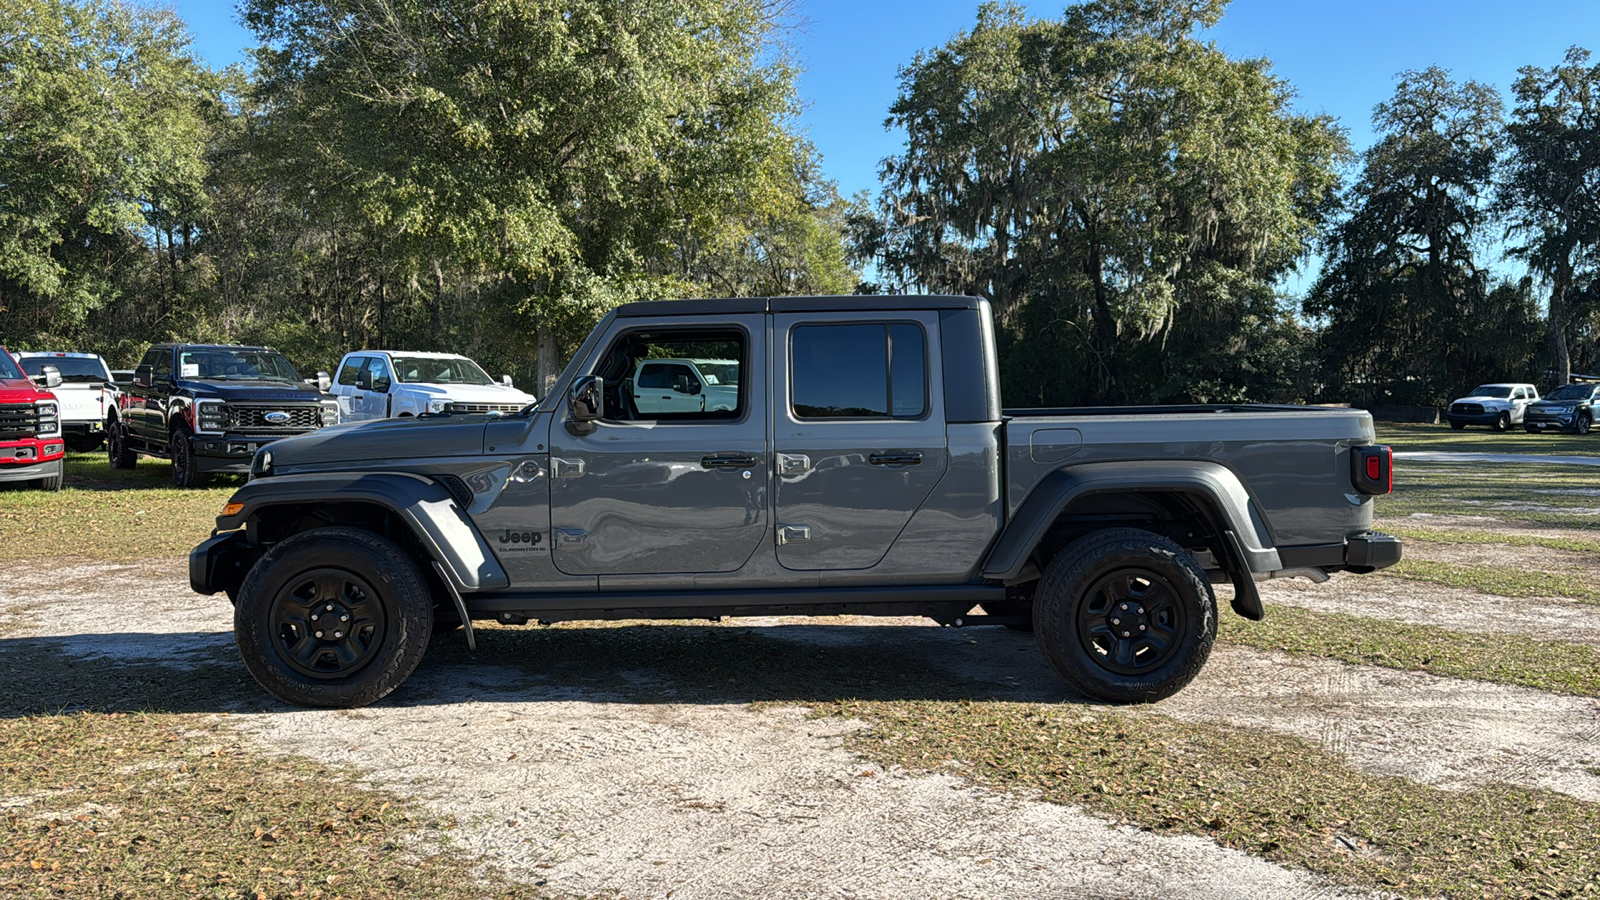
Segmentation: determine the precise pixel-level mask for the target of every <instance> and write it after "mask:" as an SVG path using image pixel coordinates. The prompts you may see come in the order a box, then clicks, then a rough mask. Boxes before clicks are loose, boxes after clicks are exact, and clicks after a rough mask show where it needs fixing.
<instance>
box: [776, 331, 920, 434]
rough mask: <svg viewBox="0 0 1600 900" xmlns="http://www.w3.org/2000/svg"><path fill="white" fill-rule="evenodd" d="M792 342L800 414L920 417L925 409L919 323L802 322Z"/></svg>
mask: <svg viewBox="0 0 1600 900" xmlns="http://www.w3.org/2000/svg"><path fill="white" fill-rule="evenodd" d="M789 346H790V351H789V352H790V357H791V375H790V403H791V404H792V406H793V407H794V412H795V415H797V416H799V417H801V418H804V419H838V418H851V419H856V418H890V417H893V418H916V417H917V416H920V415H922V414H923V412H924V411H926V409H927V405H928V404H927V351H926V340H925V338H924V336H923V331H922V329H921V328H920V327H919V326H916V325H911V324H893V325H802V326H800V327H798V328H795V329H794V332H793V333H792V336H791V338H790V344H789Z"/></svg>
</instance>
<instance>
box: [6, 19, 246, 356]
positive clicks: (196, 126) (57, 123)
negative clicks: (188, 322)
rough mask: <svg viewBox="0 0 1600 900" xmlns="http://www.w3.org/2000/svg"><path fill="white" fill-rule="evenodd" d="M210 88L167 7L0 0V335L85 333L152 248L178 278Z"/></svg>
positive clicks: (199, 208) (211, 101)
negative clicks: (2, 138)
mask: <svg viewBox="0 0 1600 900" xmlns="http://www.w3.org/2000/svg"><path fill="white" fill-rule="evenodd" d="M218 90H219V84H218V82H217V79H216V78H215V77H214V76H213V75H212V74H211V73H209V72H208V71H206V70H205V69H204V68H203V67H202V66H200V65H199V64H198V63H197V62H195V60H194V58H193V57H192V56H191V54H190V52H189V49H188V36H187V33H186V32H185V30H184V28H183V25H182V23H181V22H179V21H178V20H177V18H176V17H175V16H174V15H173V14H172V13H171V12H170V11H167V10H159V9H147V8H143V7H138V6H133V5H130V4H122V3H115V2H111V0H75V2H68V0H3V2H0V130H3V132H4V133H5V135H6V139H5V141H4V142H0V185H3V188H0V190H3V192H4V194H3V202H0V334H5V335H7V339H8V340H9V341H11V342H12V343H13V345H16V346H26V345H30V344H37V343H42V342H46V341H50V340H55V339H65V340H73V339H82V338H85V337H87V336H88V333H89V332H90V331H91V329H87V328H86V323H87V321H88V319H89V317H90V316H91V315H92V314H93V313H94V312H95V311H96V310H99V309H101V308H103V307H104V306H106V305H107V304H108V303H110V302H112V301H113V300H115V299H116V297H117V296H118V295H119V294H120V293H121V292H122V291H123V290H125V289H126V287H127V279H129V278H133V277H136V276H135V275H134V273H136V272H137V271H138V270H139V269H140V268H141V266H143V265H144V264H145V263H146V261H147V258H150V259H151V261H153V255H152V254H151V253H150V252H149V251H152V250H153V251H157V252H160V253H161V255H162V256H163V257H164V258H165V259H166V261H167V263H168V266H167V268H168V269H169V271H170V272H171V273H172V278H173V279H174V281H173V283H172V286H173V287H175V286H176V282H175V279H176V278H177V277H178V276H177V274H176V273H177V271H178V269H179V268H180V266H181V262H180V259H179V256H180V254H183V253H186V252H187V251H188V250H189V249H190V246H191V244H192V239H193V237H194V223H195V221H196V218H197V216H198V215H200V214H201V213H202V212H203V208H204V205H205V194H204V191H203V190H202V180H203V178H204V175H205V169H206V167H205V159H204V151H205V147H206V141H207V135H208V132H209V126H210V122H211V119H212V117H213V116H214V115H215V114H216V113H217V109H216V107H217V104H218ZM180 243H181V244H182V248H181V249H180V248H179V244H180ZM171 293H172V291H170V290H169V291H167V292H166V295H165V296H164V297H161V298H160V299H162V300H170V298H171ZM155 299H156V298H152V300H155ZM157 302H159V301H157Z"/></svg>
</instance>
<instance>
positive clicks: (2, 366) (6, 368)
mask: <svg viewBox="0 0 1600 900" xmlns="http://www.w3.org/2000/svg"><path fill="white" fill-rule="evenodd" d="M21 377H22V371H21V370H20V369H18V368H17V364H16V363H14V362H12V361H11V354H9V353H7V352H6V351H5V350H4V349H0V378H21Z"/></svg>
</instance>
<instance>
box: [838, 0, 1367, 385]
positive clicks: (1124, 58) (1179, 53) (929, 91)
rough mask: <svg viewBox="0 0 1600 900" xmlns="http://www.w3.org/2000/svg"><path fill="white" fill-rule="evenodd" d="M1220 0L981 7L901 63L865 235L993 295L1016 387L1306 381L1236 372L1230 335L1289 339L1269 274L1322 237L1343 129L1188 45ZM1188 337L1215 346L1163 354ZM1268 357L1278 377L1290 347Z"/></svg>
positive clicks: (1257, 72) (917, 278) (1277, 83)
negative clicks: (892, 149) (1037, 13)
mask: <svg viewBox="0 0 1600 900" xmlns="http://www.w3.org/2000/svg"><path fill="white" fill-rule="evenodd" d="M1223 6H1224V3H1223V2H1221V0H1203V2H1201V0H1196V2H1182V0H1162V2H1155V3H1148V2H1133V0H1096V2H1089V3H1084V4H1079V5H1075V6H1072V7H1069V8H1068V9H1067V11H1066V12H1065V13H1064V15H1063V18H1062V19H1060V20H1055V21H1051V20H1036V21H1030V20H1028V19H1027V18H1026V16H1025V15H1024V13H1023V11H1022V10H1021V9H1020V8H1019V7H1016V6H1010V5H1006V6H1001V5H995V4H987V5H985V6H983V7H982V8H981V9H980V11H979V13H978V21H977V24H976V25H975V26H974V28H973V30H972V31H971V32H968V33H963V34H960V35H958V36H957V37H956V38H955V39H954V40H952V41H951V42H950V43H949V44H947V45H945V46H944V47H941V48H939V49H937V50H935V51H932V52H928V53H922V54H919V55H918V56H917V58H916V59H915V60H914V61H913V62H912V64H911V65H910V66H908V67H906V68H905V69H903V70H902V73H901V88H900V96H899V99H898V100H897V101H896V102H895V104H894V106H892V107H891V109H890V119H889V123H890V124H892V125H899V126H901V127H904V128H905V129H906V132H907V145H906V150H905V152H904V153H903V154H901V155H899V156H897V157H893V158H891V159H889V160H887V161H886V162H885V164H884V170H883V175H884V179H885V182H886V192H885V197H884V201H885V218H886V219H887V223H886V225H885V226H884V227H883V228H881V229H880V230H878V231H876V232H875V231H873V230H872V229H868V228H862V229H857V230H856V231H855V232H854V233H855V234H856V236H857V240H858V242H859V245H860V246H861V247H862V248H863V251H864V252H867V253H871V254H873V255H874V256H875V257H876V258H877V259H878V261H879V267H880V271H882V272H884V273H886V275H887V276H888V279H889V280H890V282H891V283H890V287H891V288H906V287H920V288H926V289H932V290H937V291H949V292H957V293H973V294H979V295H982V296H985V297H988V298H990V299H991V300H992V301H993V302H994V304H995V306H996V309H997V312H998V315H999V318H1000V321H1001V323H1002V325H1003V327H1004V329H1005V330H1006V331H1008V332H1009V334H1008V335H1007V336H1006V337H1005V338H1003V341H1004V342H1005V346H1007V347H1009V348H1012V350H1013V351H1014V353H1013V354H1012V355H1008V358H1007V363H1008V364H1012V363H1019V364H1020V365H1019V366H1018V368H1020V369H1024V370H1026V372H1027V374H1026V375H1023V376H1020V379H1019V380H1020V384H1019V383H1015V382H1013V383H1009V384H1008V395H1007V396H1008V398H1010V399H1012V400H1020V401H1022V402H1028V403H1032V402H1060V401H1064V400H1073V401H1084V400H1087V401H1093V402H1104V401H1108V400H1129V399H1134V400H1165V399H1174V400H1184V399H1201V398H1202V397H1203V396H1205V397H1211V396H1214V397H1224V396H1226V397H1234V396H1240V397H1242V396H1245V395H1254V396H1255V397H1256V398H1257V399H1263V398H1270V397H1276V396H1280V395H1283V394H1286V393H1287V394H1292V393H1294V389H1293V388H1292V387H1291V386H1289V385H1286V384H1283V383H1282V382H1278V381H1275V380H1274V381H1273V382H1272V383H1270V384H1262V383H1259V382H1258V383H1255V384H1250V383H1249V382H1250V380H1251V379H1250V378H1248V377H1246V378H1239V377H1235V376H1234V374H1233V373H1232V371H1231V370H1232V369H1234V368H1237V367H1236V366H1235V365H1234V364H1232V363H1230V362H1228V357H1229V356H1230V353H1229V348H1230V347H1233V348H1234V349H1237V345H1236V344H1235V341H1237V340H1239V339H1241V338H1242V339H1243V340H1245V341H1246V342H1252V343H1257V342H1256V341H1253V339H1254V338H1256V337H1258V336H1266V335H1271V334H1274V333H1277V334H1278V336H1279V337H1285V336H1287V334H1289V333H1291V332H1292V331H1293V328H1292V327H1291V328H1289V331H1287V332H1285V331H1282V328H1283V327H1284V326H1286V325H1287V324H1288V323H1286V322H1284V316H1283V313H1282V311H1281V310H1280V309H1278V308H1277V304H1276V300H1275V298H1273V296H1272V291H1271V289H1270V285H1272V284H1273V283H1274V282H1275V281H1276V280H1277V279H1278V278H1279V277H1280V276H1282V275H1284V274H1285V273H1286V272H1288V271H1289V270H1290V268H1291V267H1292V266H1293V265H1294V263H1295V261H1296V260H1298V259H1299V258H1300V257H1301V256H1302V255H1303V254H1304V252H1305V250H1306V247H1307V242H1308V241H1309V240H1310V239H1311V238H1312V237H1313V236H1314V235H1315V233H1316V228H1317V225H1318V222H1319V219H1320V216H1321V215H1322V212H1323V210H1324V209H1325V208H1326V205H1327V201H1328V197H1329V193H1330V191H1331V190H1332V189H1333V187H1334V185H1335V176H1334V173H1333V163H1334V161H1335V159H1336V158H1337V157H1338V156H1339V155H1340V154H1341V153H1342V152H1343V147H1344V139H1343V137H1342V135H1341V134H1340V133H1339V132H1338V131H1337V130H1336V129H1335V128H1334V127H1333V126H1332V124H1331V123H1330V122H1328V121H1327V120H1326V119H1321V118H1315V119H1314V118H1307V117H1304V116H1300V115H1296V114H1294V113H1292V112H1291V111H1290V110H1289V105H1290V101H1291V98H1292V94H1291V91H1290V90H1289V88H1288V86H1287V85H1286V84H1285V83H1284V82H1283V81H1281V80H1280V79H1278V78H1276V77H1275V76H1273V75H1272V74H1271V72H1270V70H1269V67H1268V64H1267V63H1266V61H1264V60H1234V59H1230V58H1229V57H1227V56H1226V55H1224V54H1223V53H1222V52H1221V51H1219V50H1218V49H1217V48H1216V47H1215V46H1214V45H1210V44H1204V43H1201V42H1200V41H1198V40H1197V39H1196V38H1195V37H1194V32H1195V30H1196V29H1197V28H1199V27H1201V26H1204V25H1209V24H1213V23H1214V22H1216V21H1217V19H1218V18H1219V17H1220V15H1221V13H1222V9H1223ZM1179 328H1183V329H1185V330H1186V331H1187V333H1186V334H1183V335H1178V334H1177V331H1178V329H1179ZM1190 329H1192V330H1190ZM1175 337H1176V343H1177V344H1180V345H1183V346H1185V347H1187V348H1190V349H1198V350H1200V351H1201V352H1202V353H1204V354H1205V357H1206V358H1204V359H1195V358H1194V357H1192V356H1191V357H1188V358H1186V359H1183V360H1181V361H1180V360H1178V359H1176V358H1175V357H1173V356H1168V355H1166V354H1164V353H1163V350H1164V348H1165V347H1166V346H1168V342H1169V341H1173V340H1174V338H1175ZM1259 343H1265V344H1273V343H1278V344H1281V343H1282V341H1281V340H1280V341H1274V340H1273V339H1268V340H1266V341H1261V342H1259ZM1150 357H1155V358H1156V359H1155V361H1154V362H1151V361H1149V358H1150ZM1262 363H1265V368H1266V369H1267V370H1272V371H1275V372H1277V373H1278V374H1276V375H1274V376H1273V377H1274V378H1277V377H1281V375H1282V374H1283V370H1285V368H1286V366H1288V364H1289V363H1290V361H1288V360H1273V361H1258V362H1257V368H1260V366H1261V364H1262ZM1290 367H1292V366H1290ZM1217 376H1220V378H1221V381H1217ZM1196 379H1198V381H1196ZM1024 389H1025V390H1026V392H1027V394H1028V396H1026V397H1023V396H1019V393H1020V392H1021V391H1023V390H1024ZM1256 391H1262V392H1263V393H1260V394H1257V393H1255V392H1256Z"/></svg>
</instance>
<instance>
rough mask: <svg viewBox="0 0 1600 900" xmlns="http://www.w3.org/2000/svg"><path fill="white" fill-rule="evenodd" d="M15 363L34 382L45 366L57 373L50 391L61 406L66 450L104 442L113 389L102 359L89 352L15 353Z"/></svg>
mask: <svg viewBox="0 0 1600 900" xmlns="http://www.w3.org/2000/svg"><path fill="white" fill-rule="evenodd" d="M17 363H18V365H20V366H22V371H23V372H24V373H25V374H27V376H28V377H29V378H31V379H33V380H34V381H41V379H42V377H43V375H44V367H45V366H54V367H55V368H56V370H57V371H58V372H60V373H61V384H60V385H58V386H56V387H53V388H51V389H50V392H51V393H52V394H55V395H56V400H57V401H59V402H60V404H61V428H62V431H63V437H65V438H66V443H67V446H68V447H69V448H71V449H72V450H76V451H77V452H79V453H87V452H90V451H92V450H96V449H98V448H99V447H100V445H101V444H102V443H104V442H105V439H106V425H105V423H106V412H107V411H108V410H110V409H112V408H114V407H115V406H116V402H117V401H116V397H117V388H116V386H115V385H113V384H112V383H111V370H110V369H109V368H107V367H106V361H105V360H104V359H101V358H100V357H99V356H96V355H95V354H93V353H62V352H54V351H52V352H40V353H18V354H17Z"/></svg>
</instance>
